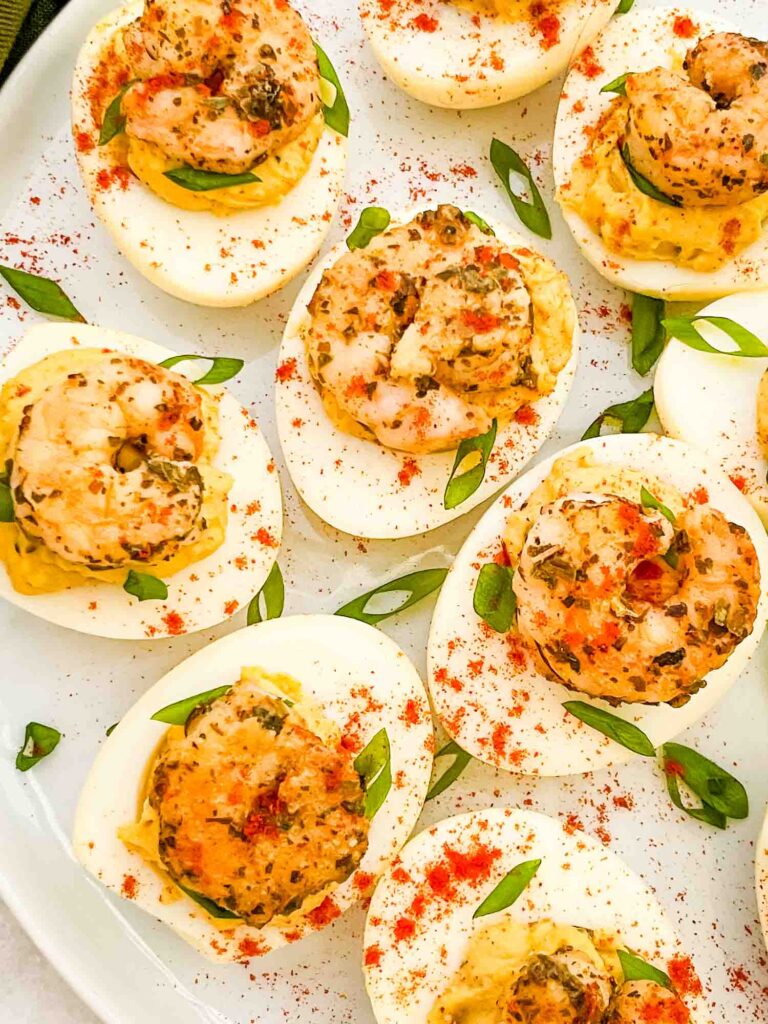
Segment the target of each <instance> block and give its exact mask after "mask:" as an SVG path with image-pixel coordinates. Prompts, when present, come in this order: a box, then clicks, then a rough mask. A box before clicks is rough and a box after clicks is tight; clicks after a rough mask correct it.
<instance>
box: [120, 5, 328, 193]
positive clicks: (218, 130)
mask: <svg viewBox="0 0 768 1024" xmlns="http://www.w3.org/2000/svg"><path fill="white" fill-rule="evenodd" d="M123 39H124V44H125V51H126V54H127V57H128V60H129V63H130V65H131V77H133V78H137V79H138V81H136V82H135V83H134V84H133V85H131V87H130V88H129V89H128V91H127V92H126V94H125V95H124V96H123V100H122V112H123V114H124V115H125V118H126V124H125V130H126V132H127V134H128V135H129V136H134V137H136V138H137V139H141V140H142V141H144V142H150V143H154V144H156V145H157V146H158V147H159V148H160V149H161V150H162V151H163V153H165V154H166V156H168V157H169V158H171V159H172V160H175V161H178V162H181V163H184V164H188V165H190V166H192V167H196V168H199V169H202V170H209V171H219V172H221V173H224V174H237V173H240V172H243V171H247V170H249V169H250V168H252V167H254V166H255V165H257V164H258V163H260V162H261V161H263V160H265V159H266V158H267V157H268V156H269V155H271V154H272V153H274V152H276V151H277V150H278V149H281V148H282V147H283V146H285V145H287V144H288V143H289V142H291V141H293V140H294V139H296V138H297V137H298V136H299V135H301V134H302V132H303V131H304V130H305V129H306V128H307V126H308V125H309V123H310V122H311V121H312V120H313V118H315V117H316V116H317V115H318V113H319V111H320V107H321V101H320V76H319V70H318V63H317V55H316V53H315V49H314V45H313V43H312V38H311V36H310V34H309V31H308V29H307V27H306V25H305V24H304V22H303V20H302V19H301V17H300V15H299V14H297V13H296V11H294V10H293V8H292V7H290V6H289V5H288V3H287V2H286V0H240V2H239V3H237V4H235V3H231V2H230V0H219V2H216V0H162V2H161V3H160V2H158V0H146V3H145V7H144V12H143V14H142V15H141V17H140V18H138V19H137V21H135V22H133V23H132V24H131V25H130V26H129V27H128V28H127V29H126V30H125V33H124V37H123Z"/></svg>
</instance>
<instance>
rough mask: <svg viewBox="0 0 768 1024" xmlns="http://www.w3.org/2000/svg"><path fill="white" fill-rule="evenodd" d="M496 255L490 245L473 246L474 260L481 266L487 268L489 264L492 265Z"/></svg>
mask: <svg viewBox="0 0 768 1024" xmlns="http://www.w3.org/2000/svg"><path fill="white" fill-rule="evenodd" d="M495 255H496V253H495V252H494V250H493V249H492V248H491V246H490V245H476V246H475V259H476V260H477V262H478V263H479V264H481V266H483V267H487V266H488V264H489V263H493V258H494V256H495Z"/></svg>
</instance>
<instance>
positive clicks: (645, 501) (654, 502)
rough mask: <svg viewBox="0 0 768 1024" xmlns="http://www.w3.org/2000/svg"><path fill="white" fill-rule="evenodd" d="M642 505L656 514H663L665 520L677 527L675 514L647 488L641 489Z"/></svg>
mask: <svg viewBox="0 0 768 1024" xmlns="http://www.w3.org/2000/svg"><path fill="white" fill-rule="evenodd" d="M640 504H641V505H642V506H643V508H650V509H653V510H654V511H655V512H661V514H662V515H663V516H664V518H665V519H667V520H668V521H669V522H670V523H672V525H673V526H674V525H675V514H674V512H672V510H671V509H669V508H667V506H666V505H664V504H662V502H660V501H659V499H658V498H657V497H655V496H654V495H653V494H651V492H650V491H649V490H648V488H647V487H641V488H640Z"/></svg>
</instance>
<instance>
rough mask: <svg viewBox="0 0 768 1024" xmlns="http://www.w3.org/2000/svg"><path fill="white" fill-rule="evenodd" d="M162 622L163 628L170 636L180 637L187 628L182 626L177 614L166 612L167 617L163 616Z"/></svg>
mask: <svg viewBox="0 0 768 1024" xmlns="http://www.w3.org/2000/svg"><path fill="white" fill-rule="evenodd" d="M162 622H163V623H164V625H165V628H166V629H167V630H168V632H169V633H170V634H171V636H181V634H182V633H184V632H185V631H186V628H187V627H186V626H185V625H184V619H183V618H182V617H181V616H180V615H179V613H178V612H168V614H167V615H164V616H163V618H162Z"/></svg>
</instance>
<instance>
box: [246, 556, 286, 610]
mask: <svg viewBox="0 0 768 1024" xmlns="http://www.w3.org/2000/svg"><path fill="white" fill-rule="evenodd" d="M262 604H263V606H264V610H263V611H262ZM284 607H285V582H284V581H283V574H282V572H281V571H280V566H279V565H278V564H277V562H275V564H274V565H273V566H272V568H271V569H270V570H269V576H267V578H266V581H265V583H264V586H263V587H262V588H261V590H260V591H259V592H258V594H256V595H255V597H252V598H251V602H250V604H249V605H248V612H247V615H246V623H247V624H248V625H249V626H255V625H256V623H258V622H264V621H265V620H267V619H279V618H280V616H281V615H282V614H283V608H284Z"/></svg>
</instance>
